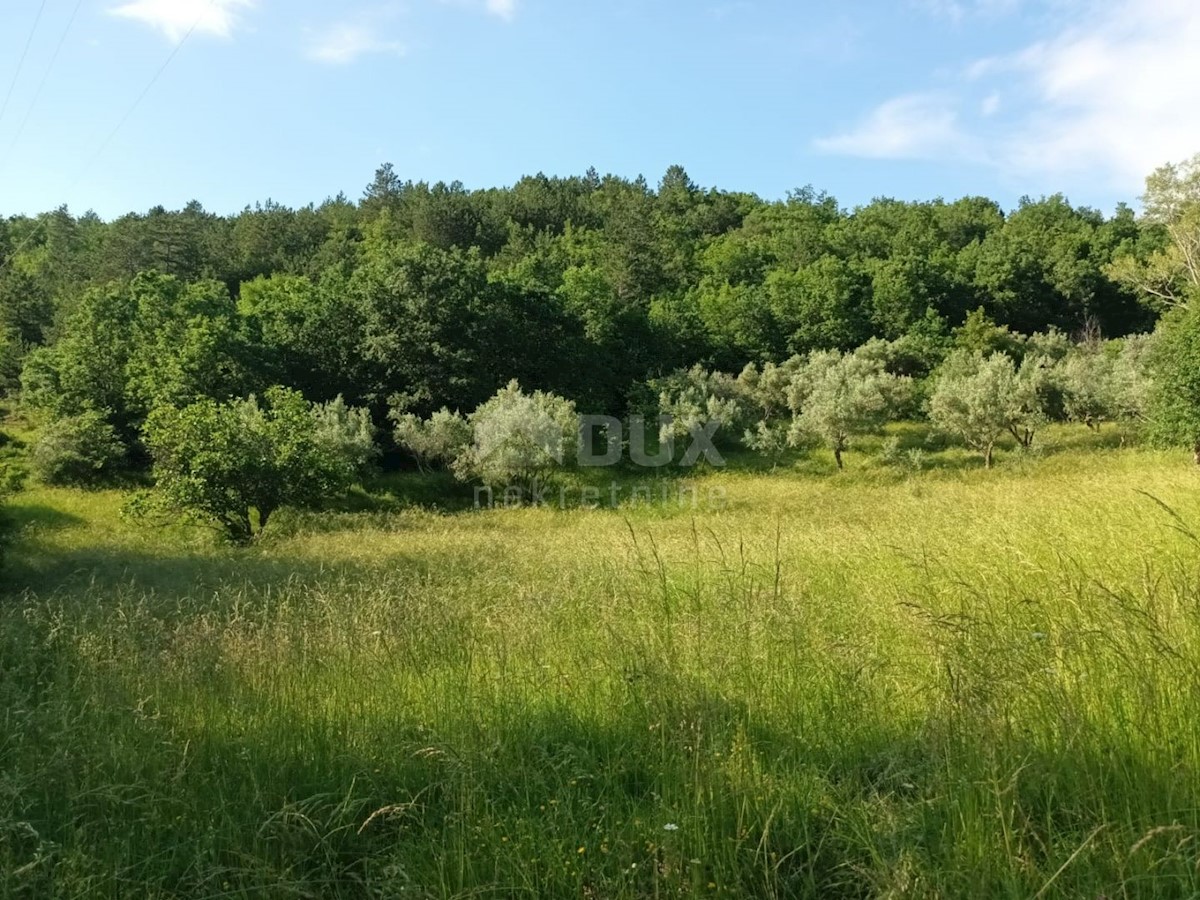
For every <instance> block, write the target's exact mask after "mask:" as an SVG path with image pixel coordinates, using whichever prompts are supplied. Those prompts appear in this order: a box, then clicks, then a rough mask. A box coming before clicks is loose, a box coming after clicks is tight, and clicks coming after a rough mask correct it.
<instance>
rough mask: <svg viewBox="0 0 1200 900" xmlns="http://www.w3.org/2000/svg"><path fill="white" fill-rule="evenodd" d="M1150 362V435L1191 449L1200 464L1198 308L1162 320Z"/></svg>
mask: <svg viewBox="0 0 1200 900" xmlns="http://www.w3.org/2000/svg"><path fill="white" fill-rule="evenodd" d="M1149 363H1150V373H1151V378H1152V387H1151V391H1150V396H1149V400H1150V402H1149V409H1148V417H1149V425H1150V433H1151V435H1152V436H1153V437H1154V438H1155V439H1156V440H1157V441H1158V442H1159V443H1161V444H1164V445H1168V446H1186V447H1189V448H1194V449H1195V451H1196V462H1197V463H1200V305H1197V304H1192V305H1189V306H1186V307H1182V308H1180V309H1177V310H1175V311H1174V312H1172V313H1170V314H1169V315H1167V316H1166V317H1165V318H1164V320H1163V322H1162V324H1161V326H1160V327H1159V333H1158V335H1157V340H1156V343H1155V346H1154V348H1153V350H1152V351H1151V354H1150V358H1149Z"/></svg>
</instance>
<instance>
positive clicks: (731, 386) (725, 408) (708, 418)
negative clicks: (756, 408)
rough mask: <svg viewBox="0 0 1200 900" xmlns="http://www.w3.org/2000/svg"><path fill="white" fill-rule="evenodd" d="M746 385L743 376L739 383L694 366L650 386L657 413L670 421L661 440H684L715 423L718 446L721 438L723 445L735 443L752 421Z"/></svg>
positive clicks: (725, 376)
mask: <svg viewBox="0 0 1200 900" xmlns="http://www.w3.org/2000/svg"><path fill="white" fill-rule="evenodd" d="M768 378H771V375H770V374H769V375H768ZM749 381H750V379H749V378H748V377H747V373H745V372H743V373H742V378H741V379H738V378H734V377H732V376H730V375H726V374H725V373H723V372H708V371H705V370H704V369H703V368H701V367H700V366H696V367H694V368H692V369H689V370H687V371H683V372H676V373H675V374H673V375H668V376H667V377H665V378H659V379H656V380H654V381H653V382H651V385H652V386H653V387H654V388H655V389H656V390H657V391H658V395H659V403H658V408H659V412H660V413H661V414H662V415H664V416H670V417H671V424H670V425H669V426H664V428H663V434H662V435H661V438H662V440H664V441H665V440H667V439H668V438H671V437H676V438H685V437H687V436H689V435H691V434H694V433H695V432H696V431H698V430H700V429H702V428H704V427H705V426H708V427H712V425H713V424H714V423H715V424H716V427H717V430H716V434H715V440H716V441H717V442H718V443H721V442H722V438H724V439H725V440H724V443H728V442H729V441H730V440H736V438H737V437H738V436H740V435H741V434H742V432H743V431H744V429H745V428H746V427H747V426H749V425H750V424H751V423H752V421H753V417H752V415H751V408H752V406H753V404H754V400H753V398H752V394H751V392H750V390H749V389H748V382H749ZM730 435H733V437H732V438H731V437H730Z"/></svg>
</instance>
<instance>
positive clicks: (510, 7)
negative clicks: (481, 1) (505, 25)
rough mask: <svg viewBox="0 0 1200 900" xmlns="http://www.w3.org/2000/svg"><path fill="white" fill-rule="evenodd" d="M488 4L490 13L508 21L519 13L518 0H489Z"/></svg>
mask: <svg viewBox="0 0 1200 900" xmlns="http://www.w3.org/2000/svg"><path fill="white" fill-rule="evenodd" d="M486 6H487V11H488V12H489V13H491V14H492V15H493V16H499V17H500V18H501V19H504V20H506V21H512V19H513V17H514V16H516V14H517V0H487V3H486Z"/></svg>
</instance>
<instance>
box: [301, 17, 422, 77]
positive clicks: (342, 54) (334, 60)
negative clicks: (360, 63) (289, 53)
mask: <svg viewBox="0 0 1200 900" xmlns="http://www.w3.org/2000/svg"><path fill="white" fill-rule="evenodd" d="M377 53H385V54H391V55H393V56H402V55H403V54H404V45H403V44H402V43H400V42H399V41H394V40H390V39H388V38H385V37H382V36H381V35H380V34H379V32H378V30H377V29H376V28H374V27H372V26H370V25H367V24H353V23H349V22H343V23H341V24H339V25H334V26H333V27H331V28H328V29H325V30H323V31H322V32H321V33H320V35H319V36H317V37H315V38H314V39H313V40H312V42H311V45H310V46H309V48H308V53H307V56H308V58H309V59H311V60H313V61H314V62H319V63H325V64H326V65H331V66H344V65H349V64H350V63H352V62H355V61H356V60H358V59H360V58H361V57H363V56H369V55H371V54H377Z"/></svg>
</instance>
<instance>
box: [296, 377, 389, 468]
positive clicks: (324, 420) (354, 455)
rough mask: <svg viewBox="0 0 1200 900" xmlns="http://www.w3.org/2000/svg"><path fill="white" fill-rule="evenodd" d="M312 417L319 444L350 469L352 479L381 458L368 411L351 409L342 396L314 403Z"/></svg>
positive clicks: (330, 455) (357, 408) (330, 456)
mask: <svg viewBox="0 0 1200 900" xmlns="http://www.w3.org/2000/svg"><path fill="white" fill-rule="evenodd" d="M312 417H313V421H314V422H315V424H316V433H315V437H316V441H317V444H318V445H319V446H320V448H321V449H322V451H323V452H325V453H326V454H327V455H328V456H329V458H331V459H337V460H340V461H341V462H342V464H343V465H345V466H347V467H348V469H349V473H348V477H349V478H351V479H354V478H356V477H360V476H362V475H363V474H365V473H366V472H368V471H369V470H370V469H371V467H372V466H373V465H374V463H375V461H376V460H377V459H378V458H379V446H378V445H377V444H376V443H375V425H374V424H373V423H372V422H371V413H370V411H369V410H367V409H363V408H360V407H353V406H349V405H348V404H347V403H346V401H345V400H344V399H343V398H342V397H341V395H340V394H339V395H338V396H337V397H336V398H335V399H333V400H331V401H329V402H328V403H318V404H314V405H313V407H312Z"/></svg>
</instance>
